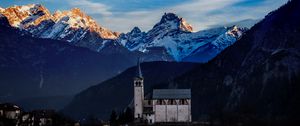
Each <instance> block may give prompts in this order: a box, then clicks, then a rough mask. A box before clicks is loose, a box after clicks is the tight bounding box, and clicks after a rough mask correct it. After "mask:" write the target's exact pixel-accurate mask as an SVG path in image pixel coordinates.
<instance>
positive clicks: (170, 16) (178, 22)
mask: <svg viewBox="0 0 300 126" xmlns="http://www.w3.org/2000/svg"><path fill="white" fill-rule="evenodd" d="M161 26H165V28H166V29H165V30H168V31H169V30H180V31H184V32H192V31H193V27H192V26H191V25H190V24H188V23H187V22H186V21H185V20H184V19H183V18H182V17H179V16H177V15H176V14H174V13H165V14H164V15H163V16H162V18H161V20H160V22H159V23H157V24H156V25H155V26H154V28H155V27H161Z"/></svg>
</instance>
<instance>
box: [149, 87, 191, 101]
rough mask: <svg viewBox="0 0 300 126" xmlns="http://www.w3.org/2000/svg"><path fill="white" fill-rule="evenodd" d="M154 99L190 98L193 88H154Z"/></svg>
mask: <svg viewBox="0 0 300 126" xmlns="http://www.w3.org/2000/svg"><path fill="white" fill-rule="evenodd" d="M152 98H153V99H190V98H191V89H154V90H153V95H152Z"/></svg>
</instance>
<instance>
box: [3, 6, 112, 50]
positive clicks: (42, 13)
mask: <svg viewBox="0 0 300 126" xmlns="http://www.w3.org/2000/svg"><path fill="white" fill-rule="evenodd" d="M0 13H2V14H3V15H5V16H6V17H7V18H8V20H9V23H10V25H11V26H14V27H17V28H20V29H22V30H26V31H28V32H30V33H32V34H33V36H35V37H39V38H51V39H56V40H63V41H67V42H70V43H71V44H74V45H77V46H81V47H87V48H89V49H91V50H94V51H96V50H97V49H98V48H99V47H100V46H102V42H103V40H105V39H116V38H117V37H118V33H116V32H112V31H110V30H108V29H106V28H103V27H101V26H100V25H98V24H97V23H96V21H95V20H93V19H92V18H91V17H90V16H88V15H86V14H85V13H83V12H82V11H81V10H80V9H78V8H74V9H71V10H70V11H62V12H61V11H56V12H55V13H54V14H51V13H50V12H49V10H48V9H47V8H45V7H44V6H42V5H40V4H29V5H24V6H13V7H9V8H6V9H0Z"/></svg>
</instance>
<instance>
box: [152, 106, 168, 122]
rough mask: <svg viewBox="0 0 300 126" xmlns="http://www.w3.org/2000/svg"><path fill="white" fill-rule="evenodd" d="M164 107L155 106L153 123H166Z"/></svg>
mask: <svg viewBox="0 0 300 126" xmlns="http://www.w3.org/2000/svg"><path fill="white" fill-rule="evenodd" d="M166 113H167V112H166V105H155V122H166V121H167V119H166V117H167V115H166Z"/></svg>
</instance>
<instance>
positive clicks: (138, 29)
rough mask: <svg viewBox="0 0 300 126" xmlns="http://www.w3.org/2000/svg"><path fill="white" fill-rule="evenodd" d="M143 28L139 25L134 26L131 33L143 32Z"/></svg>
mask: <svg viewBox="0 0 300 126" xmlns="http://www.w3.org/2000/svg"><path fill="white" fill-rule="evenodd" d="M141 32H142V31H141V29H140V28H139V27H134V28H133V29H132V30H131V31H130V34H138V33H141Z"/></svg>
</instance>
